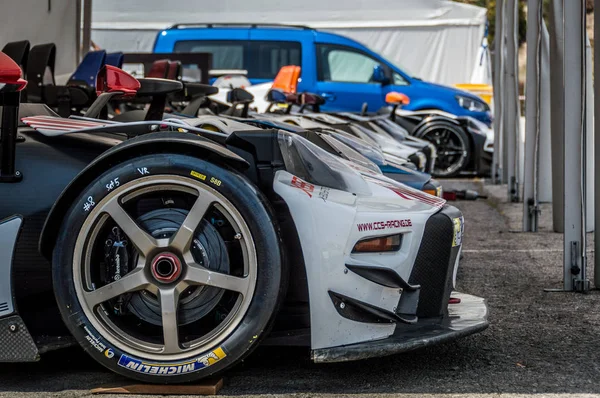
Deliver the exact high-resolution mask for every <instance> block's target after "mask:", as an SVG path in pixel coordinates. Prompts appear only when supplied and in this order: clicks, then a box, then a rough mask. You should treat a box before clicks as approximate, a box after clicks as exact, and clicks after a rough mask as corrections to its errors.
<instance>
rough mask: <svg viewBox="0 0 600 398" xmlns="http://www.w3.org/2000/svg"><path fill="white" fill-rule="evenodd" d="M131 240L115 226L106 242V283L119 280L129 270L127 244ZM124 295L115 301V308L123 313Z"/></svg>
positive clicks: (117, 311)
mask: <svg viewBox="0 0 600 398" xmlns="http://www.w3.org/2000/svg"><path fill="white" fill-rule="evenodd" d="M128 245H129V241H128V240H127V237H126V236H125V234H123V232H122V231H121V230H120V229H119V227H113V229H112V230H111V232H110V234H108V237H107V238H106V241H105V242H104V260H105V261H104V263H105V273H104V275H105V276H104V279H105V283H106V284H109V283H112V282H115V281H118V280H119V279H121V278H122V277H123V276H125V275H126V274H127V273H128V272H129V252H128V251H127V246H128ZM122 300H123V296H122V295H121V296H119V298H118V300H117V302H116V303H114V310H115V312H116V313H118V314H120V313H122V310H123V308H124V306H123V304H124V303H123V302H122Z"/></svg>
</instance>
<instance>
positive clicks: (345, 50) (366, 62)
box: [317, 44, 380, 83]
mask: <svg viewBox="0 0 600 398" xmlns="http://www.w3.org/2000/svg"><path fill="white" fill-rule="evenodd" d="M379 64H380V63H379V61H377V60H375V59H374V58H371V57H370V56H369V55H367V54H365V53H363V52H361V51H358V50H355V49H353V48H350V47H343V46H337V45H329V44H317V78H318V80H319V81H324V82H346V83H375V82H373V81H372V78H373V68H374V67H375V66H376V65H379Z"/></svg>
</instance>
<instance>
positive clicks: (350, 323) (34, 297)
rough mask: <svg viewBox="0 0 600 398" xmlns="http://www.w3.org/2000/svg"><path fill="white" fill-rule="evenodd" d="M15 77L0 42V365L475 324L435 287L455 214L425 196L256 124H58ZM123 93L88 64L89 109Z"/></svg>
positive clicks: (478, 323) (459, 332)
mask: <svg viewBox="0 0 600 398" xmlns="http://www.w3.org/2000/svg"><path fill="white" fill-rule="evenodd" d="M20 77H21V71H20V69H19V67H18V66H17V64H15V63H14V62H13V61H12V60H10V59H9V58H8V57H7V56H5V55H4V54H3V53H0V101H1V103H0V105H1V106H2V130H1V133H2V135H1V145H2V147H1V158H0V161H1V169H0V198H2V199H1V200H0V219H1V220H2V221H0V346H2V350H0V360H1V361H13V362H14V361H35V360H37V359H39V355H40V353H44V352H47V351H49V350H51V349H57V348H60V347H63V346H65V345H69V344H71V343H73V344H74V343H78V344H80V345H81V346H82V347H83V349H84V350H85V351H86V352H88V353H89V354H90V355H91V356H92V357H93V358H94V359H95V360H96V361H98V362H99V363H101V364H102V365H104V366H105V367H107V368H108V369H110V370H112V371H114V372H117V373H119V374H122V375H124V376H127V377H131V378H134V379H138V380H141V381H144V382H151V383H181V382H188V381H193V380H198V379H201V378H204V377H207V376H209V375H212V374H215V373H218V372H222V371H224V370H225V369H228V368H230V367H231V366H233V365H234V364H236V363H237V362H239V361H240V360H241V359H243V358H244V357H246V356H247V355H248V354H250V353H251V351H252V350H253V349H254V348H255V347H256V346H257V345H258V344H259V343H260V342H262V341H270V343H271V344H283V345H285V344H287V345H291V344H294V345H308V346H310V347H311V350H312V351H311V352H312V359H313V360H314V361H315V362H336V361H349V360H358V359H363V358H368V357H375V356H383V355H390V354H394V353H398V352H403V351H408V350H411V349H414V348H418V347H423V346H426V345H430V344H435V343H440V342H443V341H447V340H450V339H454V338H458V337H461V336H465V335H468V334H472V333H476V332H479V331H481V330H483V329H485V328H486V327H487V324H488V323H487V318H486V317H487V308H486V304H485V302H484V300H483V299H482V298H479V297H475V296H471V295H467V294H462V293H458V292H456V291H454V286H455V279H456V272H457V267H458V264H459V258H460V250H461V243H462V235H463V226H464V220H463V217H462V214H461V212H460V211H459V210H458V209H456V208H454V207H452V206H449V205H447V204H446V203H445V201H444V200H443V199H441V198H438V197H435V196H431V195H428V194H426V193H424V192H421V191H417V190H414V189H412V188H409V187H407V186H405V185H402V184H400V183H397V182H396V181H394V180H391V179H388V178H386V177H385V176H383V175H374V174H373V175H367V174H362V173H361V172H360V169H358V168H356V167H351V166H350V165H349V163H348V162H349V161H348V160H346V159H342V158H338V157H334V156H333V155H331V154H329V153H327V152H326V151H324V150H322V149H321V148H319V147H317V146H316V145H314V144H313V143H311V142H310V141H308V140H306V139H305V138H303V137H302V136H300V135H297V134H294V133H293V132H289V131H283V130H279V129H275V128H273V129H260V128H257V129H256V130H253V129H250V128H249V129H244V130H240V131H235V132H231V133H230V134H224V133H222V132H215V131H209V130H204V129H201V128H199V127H196V126H195V122H194V120H195V119H194V118H188V119H177V118H172V119H164V120H154V121H153V120H144V121H137V122H127V123H119V122H115V121H111V120H100V119H91V118H88V117H86V116H79V117H77V116H71V117H70V118H61V117H60V116H58V115H56V114H55V113H54V112H53V111H52V110H50V109H49V108H48V107H47V106H45V105H43V104H19V90H21V89H22V88H23V87H24V86H25V84H26V82H25V81H24V80H22V79H21V78H20ZM140 80H141V79H140ZM172 85H173V81H167V80H162V79H154V80H146V81H145V82H144V84H143V85H142V86H144V87H146V88H148V87H151V88H152V89H153V90H154V91H155V92H161V90H162V92H164V91H165V90H166V89H165V87H167V88H168V87H172ZM139 88H140V82H139V81H138V80H136V79H134V78H133V77H132V76H130V75H128V74H126V73H125V72H123V71H121V70H120V69H117V68H115V67H111V66H106V67H105V68H104V69H102V71H101V72H100V74H99V76H98V78H97V90H98V98H97V99H96V102H95V103H94V104H92V105H91V106H90V110H92V109H94V110H95V111H97V109H98V107H100V106H102V104H106V102H107V101H108V100H109V99H111V98H117V97H133V96H135V95H136V91H137V90H138V89H139ZM138 94H139V93H138ZM19 107H20V109H19ZM18 124H21V125H23V124H25V125H27V126H28V127H17V125H18ZM52 296H54V297H55V299H54V298H51V297H52ZM59 315H60V316H59ZM61 318H62V321H61V320H60V319H61ZM65 326H66V328H65Z"/></svg>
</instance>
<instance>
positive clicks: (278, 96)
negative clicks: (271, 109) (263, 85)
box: [265, 89, 287, 104]
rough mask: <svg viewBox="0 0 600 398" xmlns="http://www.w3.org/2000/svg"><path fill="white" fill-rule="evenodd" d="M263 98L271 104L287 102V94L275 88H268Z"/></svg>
mask: <svg viewBox="0 0 600 398" xmlns="http://www.w3.org/2000/svg"><path fill="white" fill-rule="evenodd" d="M265 99H266V100H267V102H271V103H273V104H285V103H287V95H286V94H285V93H284V92H283V91H280V90H276V89H271V90H269V91H268V92H267V97H266V98H265Z"/></svg>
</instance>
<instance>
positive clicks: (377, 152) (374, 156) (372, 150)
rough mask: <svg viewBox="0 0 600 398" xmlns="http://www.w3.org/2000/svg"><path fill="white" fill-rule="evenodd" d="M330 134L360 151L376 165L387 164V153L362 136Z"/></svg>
mask: <svg viewBox="0 0 600 398" xmlns="http://www.w3.org/2000/svg"><path fill="white" fill-rule="evenodd" d="M329 135H331V136H332V137H334V138H335V139H336V140H338V141H341V142H343V143H344V144H346V145H348V146H349V147H351V148H352V149H354V150H355V151H357V152H359V153H360V154H361V155H363V156H365V157H366V158H367V159H369V160H370V161H371V162H373V163H375V164H376V165H378V166H381V165H384V164H385V155H384V154H383V152H382V151H381V149H379V148H377V147H376V146H373V145H368V144H367V143H366V142H364V141H362V140H360V138H356V139H355V138H354V137H352V136H348V135H346V134H341V133H338V132H330V133H329Z"/></svg>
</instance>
